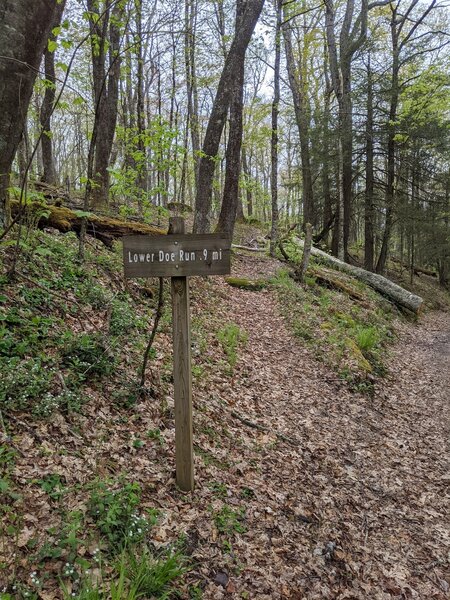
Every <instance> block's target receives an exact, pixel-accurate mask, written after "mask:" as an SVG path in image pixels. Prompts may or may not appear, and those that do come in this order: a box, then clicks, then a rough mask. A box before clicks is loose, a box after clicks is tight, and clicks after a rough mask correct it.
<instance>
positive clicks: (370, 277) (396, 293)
mask: <svg viewBox="0 0 450 600" xmlns="http://www.w3.org/2000/svg"><path fill="white" fill-rule="evenodd" d="M294 240H295V242H296V243H297V244H299V245H300V246H303V241H302V240H300V239H298V238H294ZM311 254H312V255H313V256H315V257H317V258H319V259H320V261H321V262H323V263H324V264H327V265H329V266H331V267H332V268H334V269H338V270H339V271H343V272H344V273H348V274H349V275H351V276H352V277H356V279H359V280H360V281H363V282H364V283H366V284H367V285H368V286H370V287H371V288H373V289H374V290H376V291H377V292H379V293H380V294H382V295H383V296H386V297H387V298H389V300H392V302H394V303H395V304H397V305H398V306H401V307H402V308H406V309H408V310H410V311H411V312H414V313H415V314H418V313H419V312H420V309H421V306H422V303H423V299H422V298H421V297H420V296H416V295H415V294H412V293H411V292H409V291H408V290H405V289H404V288H402V287H400V286H399V285H397V284H396V283H393V282H392V281H390V280H389V279H386V277H383V276H382V275H378V274H377V273H371V272H370V271H366V270H365V269H361V268H360V267H354V266H353V265H349V264H347V263H345V262H343V261H342V260H339V259H338V258H335V257H334V256H330V255H329V254H327V253H326V252H322V250H319V249H317V248H314V247H313V248H312V249H311Z"/></svg>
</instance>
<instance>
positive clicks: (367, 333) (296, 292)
mask: <svg viewBox="0 0 450 600" xmlns="http://www.w3.org/2000/svg"><path fill="white" fill-rule="evenodd" d="M272 284H273V286H274V288H275V289H276V291H277V294H278V298H279V302H280V307H281V312H282V314H283V316H284V317H285V318H286V321H287V322H288V323H289V325H290V326H291V327H292V330H293V331H294V333H295V335H296V336H297V337H298V338H300V339H301V340H302V341H303V343H305V344H306V345H307V346H308V347H309V348H310V349H311V352H313V353H314V355H315V356H316V357H317V358H319V359H320V360H322V361H323V362H325V363H326V364H327V365H329V366H330V367H331V368H333V369H334V370H335V371H336V372H337V373H338V374H339V376H340V377H341V378H342V379H343V380H345V381H347V382H348V383H349V385H350V386H351V387H352V388H354V389H357V390H360V391H371V389H372V387H373V380H374V377H376V376H383V375H384V373H385V368H386V361H387V352H388V345H389V342H390V341H392V339H393V337H394V333H393V326H392V320H393V316H394V314H395V310H394V309H393V308H390V306H389V305H388V304H387V303H386V301H385V300H383V299H382V298H381V297H379V296H378V295H377V294H376V293H374V292H373V291H372V290H370V289H369V288H367V286H365V285H364V284H362V283H361V282H357V281H355V280H353V279H351V280H350V281H349V285H350V286H351V287H353V289H354V290H355V291H357V292H358V294H359V295H362V296H363V298H364V301H362V302H361V301H358V300H354V299H352V298H350V297H349V296H348V295H347V294H346V293H342V292H339V291H335V290H330V289H327V288H325V287H322V286H319V285H318V284H317V283H316V280H315V278H314V276H311V275H310V274H307V276H306V278H305V283H304V285H299V284H298V283H297V282H295V281H294V280H293V279H292V278H291V277H290V276H289V273H288V271H287V270H282V271H280V272H279V274H278V275H277V277H275V278H274V279H273V280H272Z"/></svg>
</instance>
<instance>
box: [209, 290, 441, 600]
mask: <svg viewBox="0 0 450 600" xmlns="http://www.w3.org/2000/svg"><path fill="white" fill-rule="evenodd" d="M222 285H223V286H224V284H222ZM224 296H226V300H225V303H224V313H223V314H224V318H227V319H228V320H234V321H235V322H236V323H237V324H238V325H239V326H240V327H242V328H244V329H245V330H246V331H247V333H248V335H249V341H248V352H247V353H246V354H245V355H244V356H243V357H242V359H241V360H240V363H239V365H238V367H237V369H236V374H235V378H234V386H233V390H232V391H230V390H228V392H227V389H226V384H224V385H223V389H222V390H221V391H222V394H224V397H225V394H228V401H229V403H230V404H231V406H232V407H233V408H234V410H235V411H237V412H238V413H239V414H240V415H241V416H242V417H245V418H248V419H250V420H252V421H254V422H257V423H258V424H260V425H262V426H264V427H268V428H269V432H262V431H258V430H253V429H250V428H247V431H245V429H246V428H245V426H243V425H241V424H240V423H237V424H236V429H235V435H234V436H233V437H234V439H235V441H238V442H239V444H240V445H241V446H242V447H241V450H240V451H241V453H242V464H241V466H240V471H239V475H240V476H241V477H242V480H243V482H245V485H246V486H247V487H249V488H251V489H252V490H255V497H254V499H249V500H248V503H247V523H248V533H246V534H245V535H244V536H242V543H241V545H240V547H237V548H236V554H237V555H238V557H239V561H240V562H241V563H242V567H243V570H242V573H241V574H240V575H239V576H238V577H237V578H235V579H234V583H233V587H232V589H231V590H228V591H229V592H230V591H231V592H232V591H234V587H236V595H235V596H234V597H236V598H238V597H241V596H240V593H241V592H242V591H243V590H246V591H248V593H249V596H248V597H250V598H258V599H264V598H267V599H269V598H298V599H300V598H307V599H312V598H361V599H369V598H370V599H373V600H376V599H385V598H386V599H387V598H389V599H391V598H423V599H431V598H436V599H444V598H447V597H448V593H449V589H450V586H449V583H450V579H449V572H450V571H449V559H450V555H449V549H450V530H449V527H448V525H449V522H450V518H449V517H450V514H449V506H450V504H449V496H448V492H449V483H450V477H449V475H448V467H449V462H448V459H449V445H448V440H449V436H448V415H449V410H448V409H449V403H450V397H449V396H450V394H449V390H450V379H449V377H450V352H449V339H450V315H448V314H444V313H432V314H429V315H427V316H425V317H424V318H423V319H422V320H421V323H420V324H419V325H413V324H409V325H407V324H403V325H401V326H400V332H399V339H398V342H397V343H396V345H395V348H394V350H393V351H392V356H391V357H390V359H389V364H390V365H391V366H390V369H389V375H388V377H387V379H386V380H384V381H382V382H381V383H380V384H379V385H378V387H377V389H376V393H375V395H374V397H373V398H371V397H369V396H365V395H360V394H354V393H350V392H349V391H348V389H347V388H346V387H345V386H344V385H342V384H341V383H340V382H339V381H338V380H337V379H336V377H335V376H334V375H333V374H332V373H331V372H330V371H329V370H328V369H327V368H325V367H324V366H322V365H321V364H318V363H317V362H316V361H315V360H313V359H312V358H311V357H310V356H309V354H308V351H307V350H306V349H305V348H302V347H301V345H299V344H298V343H297V341H296V340H295V339H294V338H293V337H292V335H291V333H290V332H289V331H288V330H287V328H286V325H285V323H284V321H283V319H282V318H281V317H280V315H279V312H278V308H277V302H276V299H275V298H274V297H273V296H272V294H271V293H270V292H262V293H259V294H258V295H255V294H254V293H252V292H246V291H243V290H236V289H230V288H225V287H224ZM218 385H220V384H218ZM270 432H279V433H282V434H284V435H286V436H289V438H291V439H295V440H298V442H299V443H298V445H292V444H291V445H289V444H286V443H285V442H282V441H281V442H280V440H279V439H277V438H276V436H275V435H273V434H272V433H270ZM255 448H257V449H258V448H259V453H257V452H255ZM234 450H236V447H234ZM249 465H252V466H249ZM230 485H231V486H232V485H233V484H232V483H230ZM261 506H263V507H264V509H263V510H261ZM205 597H206V598H220V597H230V596H229V594H228V595H227V594H226V592H225V590H223V591H222V589H221V588H218V587H217V586H216V585H213V584H210V585H209V586H208V587H207V589H206V590H205Z"/></svg>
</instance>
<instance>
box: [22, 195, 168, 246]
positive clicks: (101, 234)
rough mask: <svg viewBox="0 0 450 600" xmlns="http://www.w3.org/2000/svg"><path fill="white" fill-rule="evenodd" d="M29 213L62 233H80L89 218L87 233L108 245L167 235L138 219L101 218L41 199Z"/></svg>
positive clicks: (41, 222)
mask: <svg viewBox="0 0 450 600" xmlns="http://www.w3.org/2000/svg"><path fill="white" fill-rule="evenodd" d="M20 210H23V208H20V206H19V202H17V201H14V200H13V201H12V202H11V214H12V216H13V217H16V216H17V215H18V214H19V211H20ZM24 214H25V215H27V216H28V217H30V218H31V219H33V218H34V219H36V220H37V226H38V227H39V228H40V229H43V228H44V227H53V228H54V229H57V230H58V231H61V232H62V233H68V232H69V231H74V232H75V233H76V234H79V233H80V230H81V224H82V222H83V218H86V220H87V229H86V233H87V234H88V235H90V236H92V237H94V238H97V239H98V240H100V241H101V242H103V243H104V244H105V245H106V246H108V248H110V247H111V246H112V243H113V241H114V240H116V239H119V238H121V237H123V236H124V235H136V234H143V235H165V234H166V231H165V230H164V229H160V228H159V227H155V226H153V225H147V224H146V223H139V222H135V221H133V222H132V221H122V220H120V219H113V218H110V217H100V216H98V215H95V214H94V213H87V212H83V211H74V210H71V209H70V208H66V207H64V206H53V205H48V204H43V203H41V202H31V203H29V204H27V205H26V207H25V213H24Z"/></svg>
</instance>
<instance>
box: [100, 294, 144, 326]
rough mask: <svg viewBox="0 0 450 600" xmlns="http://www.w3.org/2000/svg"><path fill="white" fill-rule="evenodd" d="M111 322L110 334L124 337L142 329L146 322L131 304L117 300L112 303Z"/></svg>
mask: <svg viewBox="0 0 450 600" xmlns="http://www.w3.org/2000/svg"><path fill="white" fill-rule="evenodd" d="M111 305H112V312H111V321H110V323H109V333H110V334H111V335H123V334H125V333H129V332H130V331H132V330H133V329H138V330H139V329H142V328H143V327H144V320H143V319H142V318H141V317H139V316H138V315H136V312H135V310H133V308H132V307H131V306H130V304H129V302H128V301H127V300H126V299H124V300H120V299H118V298H117V299H115V300H114V301H113V302H112V303H111Z"/></svg>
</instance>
